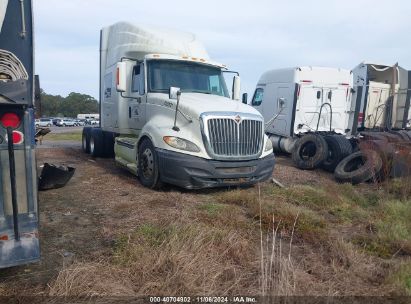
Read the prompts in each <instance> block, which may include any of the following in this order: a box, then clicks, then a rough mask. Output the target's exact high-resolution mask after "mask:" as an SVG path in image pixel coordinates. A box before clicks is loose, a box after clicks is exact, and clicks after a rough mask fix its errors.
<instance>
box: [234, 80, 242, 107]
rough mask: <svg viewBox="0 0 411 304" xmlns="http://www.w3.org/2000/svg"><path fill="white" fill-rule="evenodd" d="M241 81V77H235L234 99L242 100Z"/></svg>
mask: <svg viewBox="0 0 411 304" xmlns="http://www.w3.org/2000/svg"><path fill="white" fill-rule="evenodd" d="M240 90H241V80H240V76H237V75H236V76H234V78H233V99H234V100H237V101H239V100H240Z"/></svg>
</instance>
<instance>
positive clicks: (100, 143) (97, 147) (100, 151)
mask: <svg viewBox="0 0 411 304" xmlns="http://www.w3.org/2000/svg"><path fill="white" fill-rule="evenodd" d="M90 154H91V156H93V157H101V156H104V135H103V130H101V129H100V128H91V136H90Z"/></svg>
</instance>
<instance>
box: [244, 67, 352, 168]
mask: <svg viewBox="0 0 411 304" xmlns="http://www.w3.org/2000/svg"><path fill="white" fill-rule="evenodd" d="M352 86H353V84H352V74H351V72H350V71H348V70H344V69H337V68H327V67H309V66H303V67H295V68H286V69H277V70H270V71H267V72H265V73H264V74H263V75H262V76H261V77H260V79H259V81H258V83H257V87H256V90H255V92H254V95H253V98H252V101H251V105H252V106H253V107H255V108H256V109H257V110H258V111H259V112H260V113H261V114H262V115H263V116H264V119H265V122H266V125H265V131H266V133H267V134H268V135H269V137H270V139H271V141H272V142H273V146H274V150H275V151H280V152H285V153H292V154H293V159H294V161H295V162H296V164H297V166H298V167H300V168H302V169H313V168H315V167H317V166H319V165H320V164H323V165H324V166H325V168H326V169H329V170H330V171H332V170H334V169H335V167H336V165H337V164H338V162H339V161H340V160H341V159H342V158H344V157H345V156H347V155H348V154H349V153H351V151H352V147H351V144H350V142H349V141H348V140H347V139H346V138H345V137H344V136H343V135H345V134H346V133H347V132H349V130H348V121H349V117H350V116H351V115H353V113H352V112H351V110H350V108H351V90H352ZM324 159H325V161H324Z"/></svg>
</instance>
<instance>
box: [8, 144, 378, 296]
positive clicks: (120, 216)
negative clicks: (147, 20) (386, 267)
mask: <svg viewBox="0 0 411 304" xmlns="http://www.w3.org/2000/svg"><path fill="white" fill-rule="evenodd" d="M37 162H38V164H39V165H41V164H43V163H44V162H50V163H54V164H64V165H68V166H73V167H75V168H76V172H75V175H74V177H73V178H72V180H71V181H70V182H69V183H68V184H67V186H66V187H64V188H61V189H57V190H50V191H46V192H40V193H39V200H40V239H41V252H42V258H41V262H39V263H36V264H31V265H26V266H21V267H15V268H10V269H5V270H1V272H0V295H2V294H6V295H7V294H16V293H17V294H21V293H22V291H23V294H28V295H33V294H36V295H48V294H49V292H50V290H49V287H50V284H52V283H53V281H54V280H55V279H56V277H57V276H58V275H59V273H60V272H61V271H62V270H63V269H65V268H66V267H68V266H69V265H70V264H72V263H73V262H74V261H75V262H76V263H78V262H82V261H84V262H86V263H87V262H88V261H99V260H102V261H103V260H105V259H106V258H109V257H110V256H111V255H112V254H113V246H114V245H115V244H116V240H117V239H118V237H119V235H127V234H128V233H129V238H130V235H131V234H132V233H133V231H135V230H136V227H139V226H140V225H141V224H142V223H146V222H151V223H156V222H157V221H158V222H159V223H160V222H164V221H169V222H172V221H174V220H177V219H181V220H182V221H189V220H190V219H187V218H185V217H186V216H187V213H186V210H187V209H190V208H191V209H195V208H197V207H198V206H200V205H201V204H204V202H208V201H210V200H211V199H212V198H214V197H216V196H218V195H219V194H221V193H224V192H226V191H227V189H214V190H204V191H185V190H181V189H179V188H176V187H173V186H167V187H166V188H165V189H164V190H162V191H152V190H149V189H147V188H144V187H143V186H141V185H140V183H139V181H138V179H137V178H136V177H135V176H133V175H131V174H130V173H128V172H127V171H125V170H124V169H121V168H119V167H117V166H116V165H115V163H114V160H112V159H93V158H91V157H90V156H89V155H86V154H84V153H82V151H81V149H80V146H79V144H78V143H77V144H76V145H74V146H73V145H72V146H71V147H69V146H68V143H62V144H59V143H47V142H46V143H45V145H44V146H43V147H42V148H41V149H38V150H37ZM273 177H274V178H275V179H276V180H278V181H280V182H281V183H283V184H284V185H285V186H289V185H294V184H302V185H312V186H315V185H322V186H324V185H327V184H330V185H333V184H335V182H334V180H333V176H332V175H331V174H329V173H326V172H323V171H321V170H316V171H301V170H298V169H296V168H294V167H293V166H292V163H291V160H290V159H289V158H287V157H285V156H277V164H276V167H275V171H274V173H273ZM266 184H267V185H268V184H271V181H267V182H266ZM272 187H275V186H274V185H272ZM130 210H133V211H132V212H131V211H130ZM126 218H127V220H125V219H126ZM345 233H346V234H350V231H349V230H347V231H346V232H345ZM293 250H295V252H296V254H299V253H298V252H303V251H304V252H305V257H306V258H305V260H304V261H302V262H301V263H302V264H307V265H308V264H309V263H310V259H313V260H314V257H313V256H314V250H315V248H313V247H310V246H309V247H304V244H303V243H300V244H299V246H296V247H295V249H293ZM336 250H337V251H338V248H337V249H336ZM307 252H312V253H311V255H310V254H307ZM316 262H317V263H318V257H316ZM307 267H308V268H310V267H311V266H310V265H308V266H307ZM257 269H258V268H257ZM310 271H311V272H312V273H315V272H316V270H315V269H312V270H309V271H308V272H307V273H310V274H311V272H310ZM306 275H307V274H306ZM342 275H344V274H342ZM324 280H326V279H324ZM364 280H369V278H365V279H364ZM322 284H323V285H325V284H326V281H325V282H322ZM347 284H350V283H349V282H347ZM368 287H369V288H371V289H370V290H369V291H370V292H371V293H372V290H373V289H375V290H378V288H379V283H378V282H377V279H376V281H370V282H369V286H368ZM368 287H367V288H368ZM307 288H308V287H307ZM336 288H337V287H336ZM355 288H358V286H353V289H355ZM330 290H331V287H330ZM325 292H327V291H325ZM367 293H368V292H367Z"/></svg>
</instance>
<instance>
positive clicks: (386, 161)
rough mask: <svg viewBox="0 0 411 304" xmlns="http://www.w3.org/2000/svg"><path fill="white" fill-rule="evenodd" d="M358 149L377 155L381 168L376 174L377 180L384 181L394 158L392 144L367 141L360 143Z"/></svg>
mask: <svg viewBox="0 0 411 304" xmlns="http://www.w3.org/2000/svg"><path fill="white" fill-rule="evenodd" d="M360 149H361V150H363V151H366V150H373V151H375V152H377V153H378V154H379V156H380V157H381V160H382V167H381V170H380V171H379V172H377V175H376V176H377V180H378V181H383V180H385V179H386V178H387V177H388V176H389V175H390V172H391V169H392V165H393V159H394V156H395V148H394V146H393V144H392V143H389V142H386V141H384V140H367V141H362V142H361V143H360Z"/></svg>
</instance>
